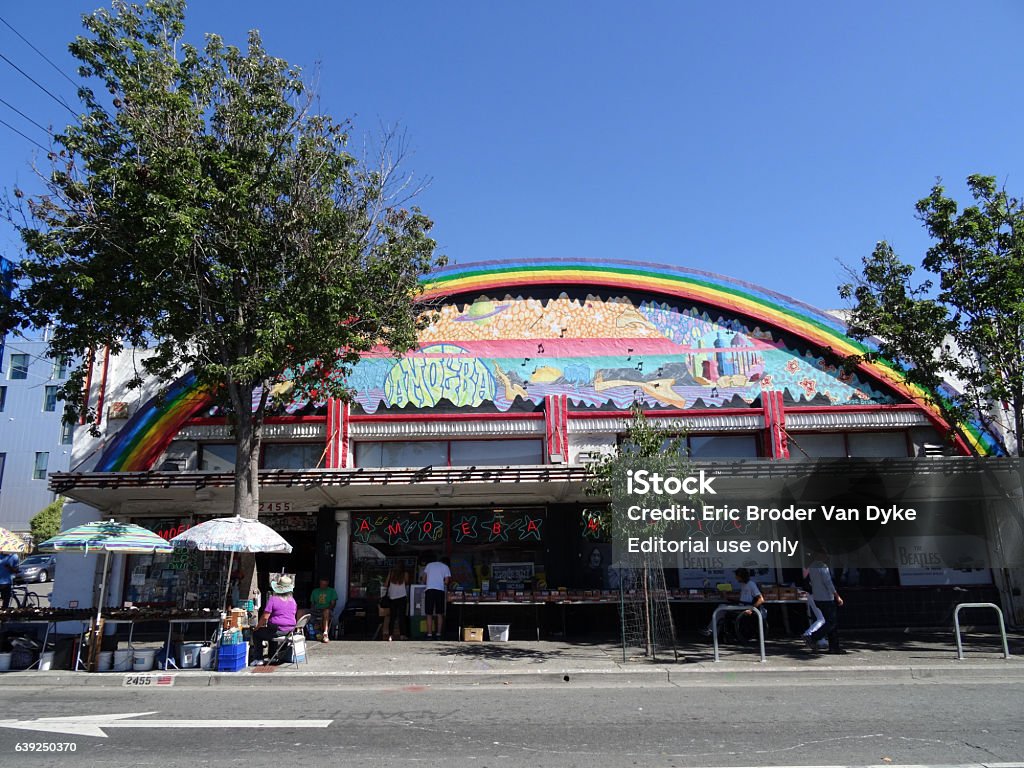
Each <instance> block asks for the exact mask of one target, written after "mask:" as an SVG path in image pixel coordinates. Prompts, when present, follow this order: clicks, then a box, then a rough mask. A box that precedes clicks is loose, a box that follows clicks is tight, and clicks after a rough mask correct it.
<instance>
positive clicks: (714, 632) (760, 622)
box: [711, 605, 768, 662]
mask: <svg viewBox="0 0 1024 768" xmlns="http://www.w3.org/2000/svg"><path fill="white" fill-rule="evenodd" d="M729 611H732V612H735V611H751V612H752V613H753V614H754V615H756V616H757V634H758V637H759V639H760V641H761V661H762V662H765V661H768V659H767V658H766V657H765V655H764V615H763V614H762V613H761V611H760V609H758V608H755V607H754V606H752V605H720V606H718V607H717V608H715V612H714V613H712V614H711V641H712V642H713V643H714V645H715V661H720V660H721V659H719V658H718V614H720V613H726V612H729Z"/></svg>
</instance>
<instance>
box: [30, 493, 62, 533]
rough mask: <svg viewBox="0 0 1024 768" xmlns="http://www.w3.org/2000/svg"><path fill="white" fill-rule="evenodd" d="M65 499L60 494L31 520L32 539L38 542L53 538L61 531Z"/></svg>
mask: <svg viewBox="0 0 1024 768" xmlns="http://www.w3.org/2000/svg"><path fill="white" fill-rule="evenodd" d="M65 501H66V499H65V498H64V497H63V496H58V497H57V498H56V499H54V500H53V501H51V502H50V503H49V504H47V505H46V506H45V507H43V508H42V509H41V510H39V511H38V512H37V513H36V514H35V515H33V517H32V519H31V520H29V526H30V530H31V531H32V540H33V541H35V542H36V543H37V544H38V543H39V542H40V541H46V540H47V539H51V538H53V537H54V536H56V535H57V534H58V533H60V517H61V513H62V512H63V511H64V502H65Z"/></svg>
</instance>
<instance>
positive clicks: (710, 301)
mask: <svg viewBox="0 0 1024 768" xmlns="http://www.w3.org/2000/svg"><path fill="white" fill-rule="evenodd" d="M538 285H540V286H550V287H554V288H559V287H568V286H593V287H594V288H604V289H609V288H610V289H613V290H621V291H628V292H636V293H651V294H656V295H662V296H668V297H678V298H683V299H690V300H693V301H696V302H698V303H701V304H705V305H708V306H709V307H716V308H720V309H722V310H726V311H730V312H735V313H737V314H739V315H742V316H745V317H747V318H750V319H752V320H755V321H757V322H760V323H763V324H765V325H766V326H771V327H777V328H780V329H782V330H783V331H786V332H788V333H791V334H793V335H794V336H797V337H799V338H802V339H804V340H805V341H807V342H809V343H811V344H812V345H815V346H818V347H822V348H826V349H829V348H830V349H832V350H833V351H834V352H835V353H837V354H839V355H843V356H845V355H853V354H863V353H864V352H868V351H872V349H873V347H871V346H870V345H865V344H861V343H859V342H856V341H854V340H853V339H850V338H849V337H848V336H846V334H845V326H844V325H843V323H842V322H841V321H839V320H838V319H837V318H835V317H833V316H831V315H828V314H826V313H824V312H821V311H820V310H818V309H816V308H814V307H812V306H810V305H808V304H804V303H803V302H800V301H797V300H796V299H793V298H791V297H788V296H784V295H782V294H779V293H775V292H773V291H768V290H765V289H764V288H761V287H759V286H756V285H753V284H750V283H746V282H743V281H739V280H733V279H730V278H727V277H724V276H722V275H716V274H713V273H710V272H702V271H699V270H690V269H684V268H674V267H664V266H660V265H653V264H645V263H641V262H627V261H610V260H596V261H580V260H571V259H566V260H559V259H544V260H518V261H492V262H477V263H474V264H468V265H460V266H451V267H446V268H444V269H441V270H438V271H437V272H436V273H434V274H433V275H431V277H430V278H429V279H427V280H426V281H425V283H424V292H423V294H422V299H423V300H424V301H427V300H433V299H442V298H445V297H449V296H451V297H456V296H460V295H470V294H481V293H487V292H491V293H493V294H494V296H493V298H501V297H503V296H504V295H505V294H506V293H508V292H514V291H515V289H516V288H520V287H521V288H527V287H529V286H538ZM499 293H500V294H501V295H500V296H499V295H498V294H499ZM860 368H861V370H862V371H863V372H864V374H866V375H867V376H869V377H870V378H872V379H875V380H878V381H881V382H883V383H885V384H886V385H888V386H889V387H891V388H893V389H894V390H896V391H897V392H898V393H899V394H901V395H903V396H904V397H906V398H908V399H909V400H911V401H912V402H915V403H918V404H919V405H921V406H922V407H923V408H924V409H925V410H926V411H927V412H928V413H929V415H930V417H931V418H932V419H933V421H934V422H935V423H936V424H937V425H940V426H943V427H944V426H945V425H946V423H945V421H944V420H943V419H942V417H941V415H940V413H939V411H938V409H937V408H936V407H935V406H934V405H932V404H930V402H929V401H928V399H927V397H926V396H925V393H924V391H923V390H922V389H920V388H919V387H916V386H914V385H911V384H909V383H908V382H907V381H906V380H905V378H904V377H903V375H902V374H901V373H900V372H899V371H897V370H896V369H895V368H893V367H892V366H891V365H889V364H888V363H886V362H884V361H875V362H870V363H864V364H862V365H861V366H860ZM211 403H212V397H211V395H210V394H209V392H208V391H205V390H202V389H200V388H199V387H198V386H197V384H196V380H195V376H194V375H193V374H191V373H189V374H187V375H185V376H183V377H181V378H180V379H178V380H177V381H176V382H174V384H173V385H172V386H171V388H170V390H169V391H168V392H167V393H166V395H165V396H164V397H163V399H162V400H159V401H158V400H157V399H153V400H150V401H148V402H147V403H146V404H145V405H144V406H143V407H142V408H141V409H140V410H139V411H138V412H137V413H136V414H135V415H134V416H133V417H132V418H131V419H130V420H129V422H128V423H127V424H126V425H125V427H124V428H123V429H122V430H121V431H120V432H119V433H118V434H117V435H116V436H115V437H114V438H113V440H112V441H111V442H110V444H109V445H108V446H107V447H106V449H105V450H104V453H103V455H102V456H101V457H100V461H99V463H98V464H97V466H96V470H95V471H97V472H118V471H120V472H131V471H144V470H147V469H149V468H150V467H151V466H152V464H153V462H155V461H156V459H157V458H158V457H159V455H160V453H161V452H162V451H163V450H164V449H165V448H166V447H167V445H168V443H169V442H170V441H171V439H172V438H173V437H174V435H175V434H177V432H178V431H179V430H180V429H181V428H182V427H183V426H184V424H185V423H186V422H187V421H188V419H190V418H191V417H192V416H194V415H195V414H196V413H198V412H199V411H201V410H202V409H204V408H206V407H208V406H209V405H210V404H211ZM959 431H960V435H961V439H962V441H963V445H964V447H965V448H969V450H970V451H971V452H973V453H976V454H981V455H987V454H993V453H996V452H997V451H998V449H997V448H996V446H995V443H994V441H993V440H992V438H991V436H989V435H988V434H987V433H985V432H984V431H982V430H981V429H979V428H978V427H977V426H975V425H973V424H961V425H959Z"/></svg>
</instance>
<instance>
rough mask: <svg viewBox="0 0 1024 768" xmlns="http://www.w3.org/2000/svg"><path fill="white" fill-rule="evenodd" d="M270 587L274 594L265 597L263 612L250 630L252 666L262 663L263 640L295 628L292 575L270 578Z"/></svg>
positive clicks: (296, 608) (295, 605)
mask: <svg viewBox="0 0 1024 768" xmlns="http://www.w3.org/2000/svg"><path fill="white" fill-rule="evenodd" d="M270 588H271V589H272V590H273V591H274V594H272V595H271V596H270V597H269V598H268V599H267V604H266V605H265V606H264V607H263V614H262V615H261V616H260V623H259V624H258V625H257V627H256V629H254V630H253V632H252V639H253V648H252V657H253V662H252V664H253V665H254V666H260V665H262V664H263V656H264V649H263V643H264V641H269V640H271V639H273V638H275V637H280V636H281V635H286V634H288V633H289V632H291V631H292V630H293V629H295V613H296V611H297V610H298V605H297V604H296V603H295V598H294V597H293V596H292V592H293V591H294V589H295V584H294V582H293V581H292V577H291V576H279V577H278V578H277V579H273V580H271V582H270Z"/></svg>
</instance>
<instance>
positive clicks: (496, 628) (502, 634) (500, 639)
mask: <svg viewBox="0 0 1024 768" xmlns="http://www.w3.org/2000/svg"><path fill="white" fill-rule="evenodd" d="M508 628H509V625H508V624H488V625H487V636H488V637H489V638H490V640H491V642H492V643H507V642H508Z"/></svg>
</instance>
